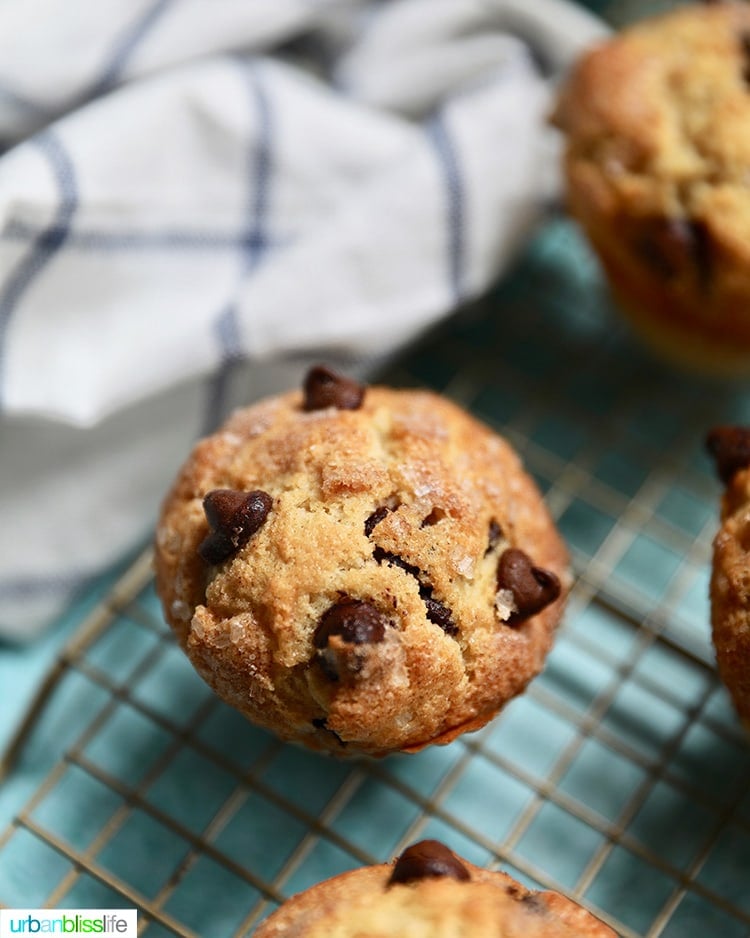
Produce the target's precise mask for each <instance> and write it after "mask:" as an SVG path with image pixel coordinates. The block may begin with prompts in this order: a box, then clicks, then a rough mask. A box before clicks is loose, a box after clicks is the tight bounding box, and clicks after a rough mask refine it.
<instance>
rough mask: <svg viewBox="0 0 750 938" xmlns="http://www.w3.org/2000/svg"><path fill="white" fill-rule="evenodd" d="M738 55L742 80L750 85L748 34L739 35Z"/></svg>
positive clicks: (749, 42)
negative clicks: (739, 54) (740, 59)
mask: <svg viewBox="0 0 750 938" xmlns="http://www.w3.org/2000/svg"><path fill="white" fill-rule="evenodd" d="M739 38H740V53H741V55H742V80H743V81H744V82H745V84H746V85H750V33H747V32H743V33H740V37H739Z"/></svg>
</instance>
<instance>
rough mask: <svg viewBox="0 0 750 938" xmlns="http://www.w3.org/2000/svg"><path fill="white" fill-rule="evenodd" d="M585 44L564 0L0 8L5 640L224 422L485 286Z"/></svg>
mask: <svg viewBox="0 0 750 938" xmlns="http://www.w3.org/2000/svg"><path fill="white" fill-rule="evenodd" d="M604 32H605V30H604V27H603V26H602V24H601V23H600V22H599V21H597V20H596V19H594V18H593V17H592V16H591V15H589V14H588V13H586V12H585V11H583V10H582V9H580V8H578V7H576V6H574V5H572V4H569V3H565V2H563V0H533V2H529V0H379V2H378V0H97V2H96V3H91V2H90V0H4V2H3V3H2V4H0V144H1V145H2V155H0V518H2V524H0V634H4V635H5V636H7V637H13V638H17V639H24V638H30V637H32V636H33V635H34V634H37V633H38V632H39V630H40V629H41V628H42V627H43V626H44V624H45V623H47V622H49V621H50V620H51V619H52V618H53V617H54V616H55V615H56V614H57V613H59V611H60V610H61V609H62V608H63V606H64V605H65V604H66V603H68V602H69V601H70V600H71V597H72V596H73V595H74V593H75V591H76V589H78V588H79V587H80V586H81V584H83V583H85V582H86V580H87V578H88V577H90V576H91V575H92V574H93V573H95V572H97V571H99V570H101V569H103V568H104V567H105V566H107V565H108V564H111V563H112V562H113V561H114V560H115V559H116V558H118V557H120V556H122V555H123V552H125V551H127V550H128V548H132V547H133V546H134V545H135V544H137V543H138V542H139V541H142V540H143V539H144V538H145V537H146V536H147V535H148V531H149V528H150V527H151V526H152V525H153V521H154V517H155V514H156V511H157V508H158V503H159V499H160V497H161V495H162V493H163V491H164V489H165V487H166V486H167V485H168V484H169V481H170V479H171V476H172V475H173V473H174V471H175V469H176V468H177V465H178V464H179V462H180V461H181V459H182V458H183V456H184V454H185V453H186V451H187V449H188V448H189V446H190V444H191V441H192V440H193V439H194V438H195V437H196V436H198V435H200V434H201V433H203V432H207V431H208V430H209V429H210V428H211V427H213V426H214V425H215V423H216V421H217V420H218V419H219V418H220V417H221V416H223V415H224V414H225V413H226V411H227V409H228V408H230V407H231V406H234V405H236V404H238V403H241V402H243V401H248V400H251V399H253V398H256V397H258V396H260V395H262V394H265V393H270V392H274V391H276V390H279V389H280V388H282V387H285V386H287V385H289V384H296V383H298V382H299V379H300V376H301V374H302V369H303V363H305V362H309V361H311V360H313V359H325V360H328V361H332V362H345V363H348V365H349V367H350V370H353V371H354V372H355V373H366V371H367V366H368V363H372V362H373V361H375V360H378V359H382V356H384V355H387V354H389V353H390V352H392V351H394V350H395V349H396V348H398V347H399V346H402V345H403V344H404V343H406V342H408V341H409V340H410V339H412V338H414V337H415V336H416V335H418V334H419V333H420V332H421V331H422V330H424V329H425V328H426V327H427V326H428V325H429V324H430V323H432V322H434V321H436V320H437V319H438V318H439V317H441V316H444V315H446V314H448V313H450V312H451V311H452V310H454V309H455V308H456V306H457V305H458V304H460V303H461V302H463V301H465V300H467V299H469V298H471V297H473V296H476V295H477V294H479V293H480V292H481V291H482V290H484V289H485V288H486V287H487V286H488V285H489V284H491V283H492V281H493V280H494V279H496V278H497V276H498V275H499V273H500V272H501V271H502V269H503V266H504V265H505V264H506V263H507V261H508V259H509V257H511V256H512V253H513V251H514V249H515V248H516V247H517V246H518V245H519V243H520V242H521V241H522V239H523V238H524V236H525V235H526V234H527V233H528V231H529V226H530V225H531V224H532V223H533V222H534V221H535V220H536V219H537V218H538V217H539V213H540V209H541V208H542V207H543V206H544V204H545V202H548V201H549V199H550V198H554V197H555V194H556V191H557V172H556V153H555V149H554V141H553V140H552V136H551V134H552V132H551V131H550V130H549V129H548V128H547V126H546V124H545V118H546V115H547V111H548V108H549V102H550V88H551V85H553V84H554V82H555V80H556V78H557V77H558V76H559V75H560V73H561V72H562V71H563V70H564V69H565V68H566V67H567V66H568V65H569V64H570V62H571V60H572V59H573V58H574V56H575V55H576V54H577V53H578V52H579V51H580V50H581V49H582V48H583V47H584V46H586V45H588V44H590V43H591V42H593V41H595V40H596V39H598V38H600V37H601V36H602V35H603V34H604Z"/></svg>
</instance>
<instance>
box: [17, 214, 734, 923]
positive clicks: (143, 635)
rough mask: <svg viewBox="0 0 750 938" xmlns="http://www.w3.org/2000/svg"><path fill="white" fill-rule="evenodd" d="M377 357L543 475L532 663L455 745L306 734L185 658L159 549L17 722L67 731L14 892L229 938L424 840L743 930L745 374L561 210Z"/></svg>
mask: <svg viewBox="0 0 750 938" xmlns="http://www.w3.org/2000/svg"><path fill="white" fill-rule="evenodd" d="M542 377H543V380H540V379H541V378H542ZM382 378H383V379H384V380H388V381H391V382H393V383H396V384H426V385H429V386H432V387H434V388H436V389H438V390H441V391H443V392H445V393H447V394H448V395H449V396H451V397H453V398H455V399H456V400H458V401H459V402H461V403H462V404H464V405H466V406H467V407H469V408H470V409H471V410H472V411H474V412H475V413H476V414H477V415H479V416H480V417H482V418H484V419H485V420H487V421H488V422H490V423H491V424H493V425H494V426H496V427H497V428H498V429H499V430H500V431H501V432H503V433H504V434H506V435H507V436H508V437H509V438H510V439H511V440H512V442H513V443H514V444H515V445H516V446H517V448H518V449H519V450H520V451H521V453H522V454H523V456H524V459H525V461H526V464H527V466H528V467H529V468H530V470H531V471H532V472H533V473H534V475H535V476H536V478H537V479H538V481H539V483H540V485H541V486H542V488H543V489H544V491H545V496H546V499H547V501H548V504H549V505H550V508H551V509H552V511H553V513H554V515H555V516H556V518H557V520H558V523H559V525H560V528H561V530H562V532H563V534H564V535H565V537H566V538H567V540H568V542H569V544H570V546H571V550H572V554H573V559H574V565H575V569H576V573H577V582H576V586H575V588H574V590H573V593H572V595H571V599H570V603H569V608H568V612H567V615H566V619H565V623H564V625H563V626H562V628H561V629H560V631H559V634H558V637H557V641H556V645H555V648H554V650H553V652H552V654H551V656H550V658H549V661H548V664H547V667H546V668H545V671H544V672H543V674H542V675H541V676H540V677H539V678H537V679H536V680H535V681H534V682H533V683H532V684H531V686H530V688H529V689H528V691H527V693H526V694H525V695H524V696H523V697H521V698H519V699H518V700H516V701H514V702H512V703H511V704H510V705H509V706H508V707H507V708H506V710H505V711H504V712H503V713H502V714H501V715H500V717H499V718H498V719H497V720H495V721H494V722H493V723H492V724H491V725H490V726H488V727H486V728H485V729H483V730H482V731H480V732H479V733H476V734H473V735H470V736H466V737H463V738H461V739H459V740H457V741H456V742H454V743H452V744H451V745H450V746H447V747H433V748H432V749H428V750H426V751H424V752H423V753H421V754H418V755H416V756H403V757H402V756H394V757H389V758H387V759H384V760H380V761H373V760H352V761H342V762H339V761H335V760H332V759H329V758H326V757H321V756H318V755H315V754H313V753H307V752H304V751H302V750H300V749H296V748H294V747H289V746H285V745H284V744H282V743H280V742H278V741H277V740H275V739H273V738H272V737H270V736H268V735H267V734H265V733H264V732H262V731H260V730H257V729H255V728H254V727H252V726H250V725H249V724H246V723H245V722H244V721H242V720H241V719H240V718H239V717H238V716H237V715H236V714H235V713H234V712H233V711H231V710H230V709H229V708H227V707H226V706H224V705H223V704H222V703H221V702H219V701H217V700H216V699H215V698H214V697H213V696H212V695H211V694H210V692H209V691H208V690H207V689H206V688H205V687H204V686H203V684H202V683H201V682H200V681H199V679H198V678H197V677H196V676H195V674H194V673H193V671H192V670H191V668H190V666H189V664H188V663H187V661H186V660H185V659H183V657H182V655H181V653H180V652H179V651H178V649H177V648H176V647H175V645H174V643H173V641H172V639H171V637H170V636H169V635H168V633H167V630H166V628H165V627H164V625H163V623H162V619H161V616H160V614H159V610H158V604H157V601H156V597H155V595H154V593H153V587H152V583H151V572H150V556H149V552H148V551H146V552H145V553H144V554H143V555H142V556H141V557H140V558H139V559H138V560H137V562H136V563H135V564H134V565H133V566H132V568H131V569H130V570H129V571H128V572H127V573H126V574H125V576H124V577H123V578H122V579H121V580H120V582H119V583H118V584H117V586H116V587H115V589H114V590H113V591H112V592H111V594H110V595H109V596H108V597H107V598H106V600H105V601H104V602H103V603H102V604H100V605H99V606H98V607H97V608H96V609H95V610H94V612H93V613H92V614H91V616H89V618H88V619H87V620H86V621H85V622H83V623H82V625H81V627H80V630H79V631H78V633H77V634H76V636H75V637H74V638H73V640H72V642H71V643H70V644H69V646H68V647H67V649H66V651H65V652H64V654H63V655H62V656H61V658H60V660H59V662H58V664H57V666H56V668H55V670H54V671H53V673H52V674H51V675H50V677H49V679H48V682H47V685H46V686H45V688H44V689H43V691H42V696H41V697H40V701H39V706H38V707H37V708H36V709H35V710H33V711H32V713H31V714H30V716H29V720H28V721H27V724H26V725H25V726H24V727H23V728H22V730H21V733H20V735H19V738H18V740H17V745H16V746H15V752H14V753H13V756H14V757H19V758H20V766H19V768H18V769H17V771H18V772H20V773H23V772H24V771H25V770H26V771H28V772H30V773H31V774H32V775H33V772H34V771H37V772H38V770H39V767H40V765H43V763H44V759H45V750H46V748H47V747H48V746H49V745H50V741H51V740H55V741H56V742H57V743H58V748H59V750H60V755H59V757H55V758H53V759H52V760H51V764H50V766H49V769H48V771H45V772H44V773H43V778H42V781H41V783H40V784H39V785H38V786H37V787H36V788H35V790H34V791H33V792H31V793H30V795H29V797H28V798H27V799H26V801H25V804H24V805H23V806H22V807H21V809H20V810H19V811H18V813H17V815H16V817H15V818H14V820H13V822H12V824H10V825H9V826H8V828H7V829H6V830H5V831H3V832H0V902H4V903H6V904H7V905H15V906H19V905H45V906H48V907H59V906H79V907H105V908H106V907H123V906H136V907H137V908H138V909H139V910H140V918H139V923H140V925H139V927H140V933H141V934H145V935H147V936H148V938H159V936H162V935H183V936H206V938H223V936H227V938H228V936H238V938H239V936H245V935H250V934H252V931H253V929H254V926H255V925H256V924H257V922H258V921H259V920H260V919H261V918H262V917H263V916H264V915H265V914H267V913H268V912H269V911H270V910H271V909H272V908H273V907H274V906H275V905H276V904H278V903H279V902H280V901H282V899H283V898H284V897H285V896H287V895H289V894H290V893H292V892H295V891H297V890H299V889H302V888H304V887H306V886H308V885H310V884H312V883H313V882H317V881H319V880H320V879H322V878H325V877H326V876H329V875H332V874H334V873H336V872H340V871H342V870H344V869H348V868H351V867H353V866H357V865H360V864H362V863H369V862H376V861H382V860H384V859H387V858H390V857H392V856H393V855H394V854H395V853H397V852H398V851H399V850H400V849H401V848H402V847H403V846H405V845H406V844H408V843H410V842H413V841H414V840H415V839H418V838H421V837H424V836H433V837H438V838H439V839H442V840H444V841H445V842H447V843H448V844H450V845H451V846H453V847H454V848H455V849H456V850H457V851H458V852H459V853H461V854H463V855H464V856H466V857H467V858H468V859H470V860H472V861H473V862H477V863H480V864H484V865H488V866H491V867H499V868H503V869H505V870H508V871H509V872H511V874H513V875H516V876H517V877H518V878H520V879H522V880H523V881H524V882H527V883H529V884H531V885H538V886H542V887H545V888H548V887H549V888H555V889H558V890H561V891H563V892H565V893H566V894H568V895H569V896H571V897H572V898H574V899H576V900H577V901H580V902H582V903H584V904H586V905H588V906H589V907H591V908H592V909H593V910H594V911H595V912H596V913H597V914H599V915H600V916H601V917H602V918H604V919H605V920H607V921H608V922H609V923H611V924H612V925H613V927H614V928H615V929H616V930H617V931H618V933H619V934H621V935H622V936H624V938H637V936H647V938H656V936H668V938H677V936H679V938H683V936H685V938H690V936H693V935H695V936H697V935H701V936H703V935H714V934H719V933H721V934H722V935H723V936H725V938H733V936H747V935H750V890H748V889H747V886H746V883H747V869H748V865H750V797H749V796H748V790H749V789H750V786H749V785H748V783H749V782H750V749H748V747H747V744H746V740H745V738H744V737H743V734H742V733H741V731H740V729H739V726H738V724H737V722H736V720H735V718H734V715H733V713H732V712H731V709H730V707H729V705H728V703H727V700H726V697H725V694H724V692H723V690H722V688H721V687H720V686H719V685H718V683H717V680H716V677H715V675H714V671H713V666H712V656H711V651H710V647H709V644H708V608H707V598H706V584H707V575H708V560H709V555H710V541H711V537H712V534H713V531H714V529H715V525H716V511H717V508H716V506H717V502H718V486H717V485H716V484H715V483H714V481H713V480H712V478H711V473H710V470H709V466H708V463H707V460H705V459H704V457H703V455H702V453H701V439H702V436H703V433H704V432H705V429H706V428H707V427H708V426H710V425H711V424H712V423H715V422H719V421H723V420H732V419H743V417H746V415H747V411H748V409H750V396H748V395H747V394H745V393H744V392H743V390H742V388H740V387H733V386H730V385H726V384H725V385H711V384H708V383H706V382H702V381H700V380H698V379H695V378H690V377H687V376H679V375H677V374H675V373H673V372H671V371H670V370H669V369H666V368H664V367H663V366H662V365H660V364H659V363H657V362H655V361H652V360H651V359H650V358H649V357H647V356H646V355H645V354H644V353H643V352H642V351H641V350H640V349H639V348H638V347H637V345H636V344H634V343H633V342H632V340H631V338H630V336H629V335H628V334H627V332H626V331H625V329H624V328H623V327H622V326H621V324H620V322H619V320H618V318H617V316H616V314H615V313H614V312H613V311H612V310H611V309H610V308H609V306H608V303H607V300H606V297H604V296H603V294H602V292H601V286H600V283H599V280H598V276H597V273H596V271H595V268H594V267H593V264H592V261H591V259H590V257H589V255H588V254H587V252H586V249H585V248H584V246H583V245H582V244H581V243H580V241H579V240H578V238H577V236H576V235H575V232H574V231H573V229H572V228H571V227H570V225H568V224H567V223H565V222H564V221H559V220H558V221H554V222H552V223H550V224H549V225H548V226H547V227H546V228H545V230H544V231H543V232H542V233H541V234H540V236H539V237H538V238H537V239H536V240H535V241H534V243H533V244H532V246H531V248H530V249H529V251H528V252H527V254H526V255H525V257H524V259H523V260H522V262H521V263H520V265H519V267H518V269H517V270H516V271H515V272H514V274H513V276H511V277H510V278H508V279H507V280H506V281H505V282H504V284H503V286H502V288H501V289H500V290H499V291H498V292H496V293H495V294H493V295H492V296H491V297H489V298H487V299H486V300H485V301H483V302H482V303H481V304H479V305H477V306H475V307H473V308H472V309H471V310H468V311H466V312H465V313H464V314H462V315H461V316H459V317H457V318H456V319H454V320H453V321H452V322H451V323H450V324H448V325H447V326H445V327H444V328H442V329H441V330H439V331H438V332H437V333H435V334H433V335H431V336H429V337H427V338H426V339H425V340H424V341H422V342H421V343H420V344H419V345H418V347H416V348H414V349H412V350H410V351H409V353H408V355H406V356H405V357H404V358H403V359H402V360H401V361H399V362H398V363H396V364H394V365H393V366H391V367H390V368H389V369H388V370H387V373H385V374H384V375H382ZM743 869H744V872H743Z"/></svg>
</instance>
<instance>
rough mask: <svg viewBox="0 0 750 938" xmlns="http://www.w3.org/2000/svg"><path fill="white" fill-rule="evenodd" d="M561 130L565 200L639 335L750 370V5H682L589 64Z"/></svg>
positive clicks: (725, 368) (582, 65) (706, 362)
mask: <svg viewBox="0 0 750 938" xmlns="http://www.w3.org/2000/svg"><path fill="white" fill-rule="evenodd" d="M553 121H554V123H556V124H557V126H558V127H559V128H561V129H562V131H563V132H564V135H565V156H564V171H565V178H566V183H567V201H568V206H569V208H570V211H571V213H572V215H573V216H574V217H575V218H576V219H577V220H578V221H579V222H580V224H581V226H582V227H583V229H584V231H585V232H586V234H587V235H588V236H589V239H590V241H591V243H592V245H593V247H594V249H595V250H596V252H597V254H598V256H599V258H600V260H601V262H602V265H603V267H604V269H605V271H606V273H607V275H608V280H609V283H610V285H611V287H612V290H613V293H614V295H615V297H616V299H618V300H619V305H620V306H621V307H622V309H623V310H624V311H625V312H626V313H627V314H628V316H629V318H630V320H631V321H632V323H633V324H634V326H635V327H636V329H637V330H638V331H640V333H641V334H642V335H643V336H644V337H645V338H646V339H647V340H649V341H650V342H651V343H652V344H653V345H654V346H655V347H656V348H657V349H659V350H661V351H663V352H664V353H666V354H667V355H668V356H669V357H670V358H672V359H674V360H676V361H678V362H681V363H683V364H686V365H688V366H691V367H694V368H697V369H699V370H702V371H706V372H717V373H720V372H724V373H730V372H743V371H744V372H746V371H747V370H748V369H749V368H750V5H748V4H747V3H743V2H719V3H714V4H692V5H687V6H681V7H679V8H677V9H675V10H674V11H673V12H670V13H668V14H666V15H663V16H659V17H653V18H649V19H646V20H644V21H642V22H640V23H637V24H635V25H634V26H632V27H630V28H628V29H626V30H624V31H623V32H622V33H620V34H619V35H616V36H615V37H613V38H612V39H610V40H609V41H606V42H604V43H603V44H602V45H600V46H598V47H596V48H594V49H592V50H591V51H589V52H588V53H587V54H585V55H584V56H583V57H582V59H581V60H580V61H579V62H578V63H577V64H576V66H575V67H574V69H573V70H572V72H571V74H570V76H569V78H568V80H567V81H566V82H565V83H564V86H563V88H562V90H561V93H560V97H559V101H558V104H557V107H556V110H555V113H554V115H553Z"/></svg>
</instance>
